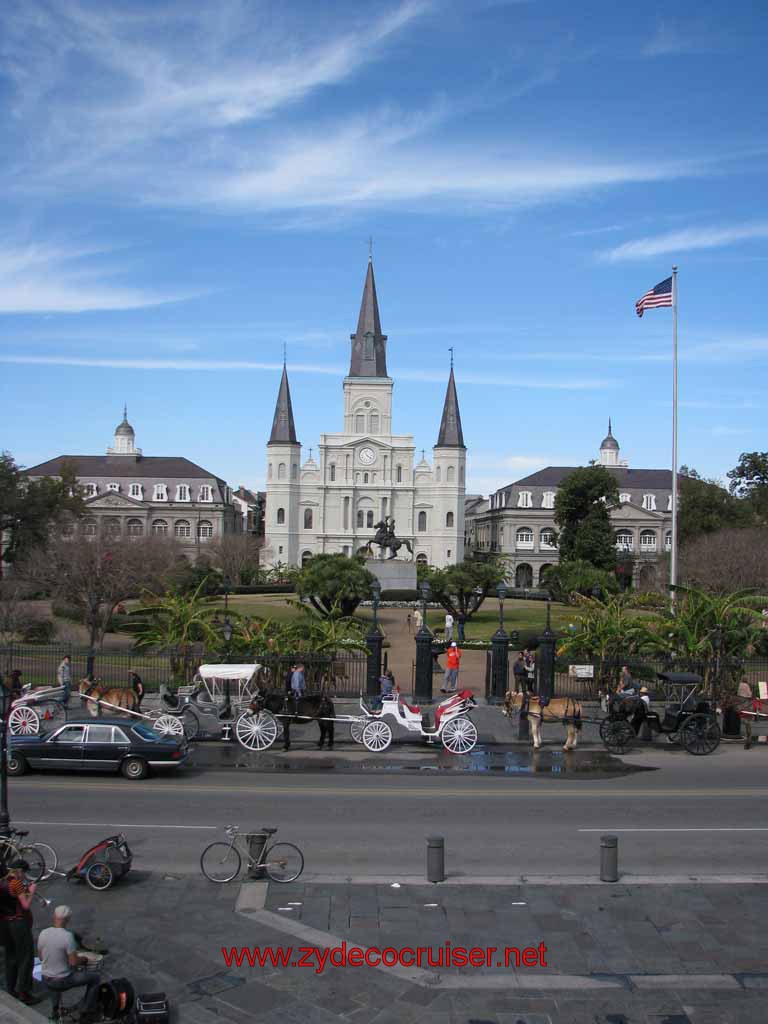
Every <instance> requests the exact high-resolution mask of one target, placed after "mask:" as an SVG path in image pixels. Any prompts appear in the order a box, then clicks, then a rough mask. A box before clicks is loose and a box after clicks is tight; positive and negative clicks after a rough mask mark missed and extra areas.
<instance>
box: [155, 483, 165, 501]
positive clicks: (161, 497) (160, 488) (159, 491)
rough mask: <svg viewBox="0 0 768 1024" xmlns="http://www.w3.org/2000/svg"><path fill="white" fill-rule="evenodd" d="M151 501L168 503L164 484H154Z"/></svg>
mask: <svg viewBox="0 0 768 1024" xmlns="http://www.w3.org/2000/svg"><path fill="white" fill-rule="evenodd" d="M152 501H168V488H167V487H166V486H165V484H155V490H154V493H153V494H152Z"/></svg>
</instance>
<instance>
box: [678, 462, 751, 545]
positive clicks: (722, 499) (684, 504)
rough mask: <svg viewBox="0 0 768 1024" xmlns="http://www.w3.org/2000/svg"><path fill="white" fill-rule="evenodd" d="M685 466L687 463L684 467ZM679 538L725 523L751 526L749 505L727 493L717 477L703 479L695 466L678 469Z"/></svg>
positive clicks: (689, 537)
mask: <svg viewBox="0 0 768 1024" xmlns="http://www.w3.org/2000/svg"><path fill="white" fill-rule="evenodd" d="M683 468H687V467H683ZM679 494H680V520H679V523H678V540H679V541H680V544H681V545H682V544H685V543H687V542H689V541H692V540H694V539H695V538H696V537H701V536H702V535H703V534H705V533H714V532H715V531H716V530H722V529H724V528H725V527H737V528H738V527H744V526H751V525H752V523H753V521H754V512H753V509H752V506H751V505H750V504H749V503H748V502H746V501H742V500H740V499H739V498H736V497H734V496H733V495H732V494H729V493H728V491H726V490H725V488H724V487H721V486H720V484H719V483H718V482H717V480H704V479H703V478H702V477H700V476H699V475H698V473H696V471H695V470H688V472H687V473H683V472H682V469H681V471H680V480H679Z"/></svg>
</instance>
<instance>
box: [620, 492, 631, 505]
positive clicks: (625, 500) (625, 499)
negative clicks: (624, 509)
mask: <svg viewBox="0 0 768 1024" xmlns="http://www.w3.org/2000/svg"><path fill="white" fill-rule="evenodd" d="M619 501H620V502H621V504H622V505H630V504H631V503H632V495H631V494H626V493H624V494H620V495H619Z"/></svg>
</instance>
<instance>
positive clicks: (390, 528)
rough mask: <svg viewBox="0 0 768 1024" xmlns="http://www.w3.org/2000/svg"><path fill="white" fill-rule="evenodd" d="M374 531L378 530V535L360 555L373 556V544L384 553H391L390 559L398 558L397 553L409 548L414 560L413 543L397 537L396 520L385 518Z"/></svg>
mask: <svg viewBox="0 0 768 1024" xmlns="http://www.w3.org/2000/svg"><path fill="white" fill-rule="evenodd" d="M374 529H375V530H376V533H375V535H374V537H373V540H369V541H368V543H367V544H366V545H365V546H364V547H362V548H360V550H359V551H358V554H366V555H369V556H372V555H373V549H372V548H371V544H378V546H379V548H380V549H381V551H382V552H384V551H390V552H391V554H390V556H389V558H390V559H392V558H397V552H398V551H399V550H400V548H402V547H406V548H408V551H409V552H410V555H411V558H413V548H412V547H411V542H410V541H409V540H407V539H406V538H405V537H398V536H396V534H395V520H394V519H393V518H392V516H384V518H383V519H382V520H381V521H380V522H378V523H376V525H375V527H374Z"/></svg>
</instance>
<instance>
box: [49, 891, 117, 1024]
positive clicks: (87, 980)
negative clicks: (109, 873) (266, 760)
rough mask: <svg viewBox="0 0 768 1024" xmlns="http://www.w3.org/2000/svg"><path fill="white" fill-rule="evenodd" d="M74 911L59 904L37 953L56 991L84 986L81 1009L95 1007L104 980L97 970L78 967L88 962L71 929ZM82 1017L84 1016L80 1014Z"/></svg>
mask: <svg viewBox="0 0 768 1024" xmlns="http://www.w3.org/2000/svg"><path fill="white" fill-rule="evenodd" d="M71 917H72V911H71V910H70V909H69V907H66V906H63V905H62V906H60V907H56V909H55V910H54V912H53V925H52V926H51V927H50V928H44V929H43V930H42V931H41V932H40V935H39V936H38V939H37V953H38V956H39V957H40V961H41V969H42V974H43V981H44V982H45V984H46V985H47V987H48V988H49V989H51V990H52V991H53V992H67V991H68V990H69V989H71V988H85V995H84V996H83V1000H82V1002H81V1004H80V1007H79V1008H80V1011H81V1013H85V1014H91V1013H95V1011H96V1000H97V996H98V991H99V982H100V981H101V979H100V977H99V975H98V973H97V972H96V971H88V970H85V971H83V970H76V968H77V967H80V966H84V967H87V966H88V961H87V959H86V958H85V957H81V956H78V955H77V942H76V940H75V936H74V935H73V934H72V932H71V931H70V930H69V927H68V925H69V921H70V918H71ZM80 1019H81V1020H82V1019H83V1018H82V1016H81V1018H80Z"/></svg>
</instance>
